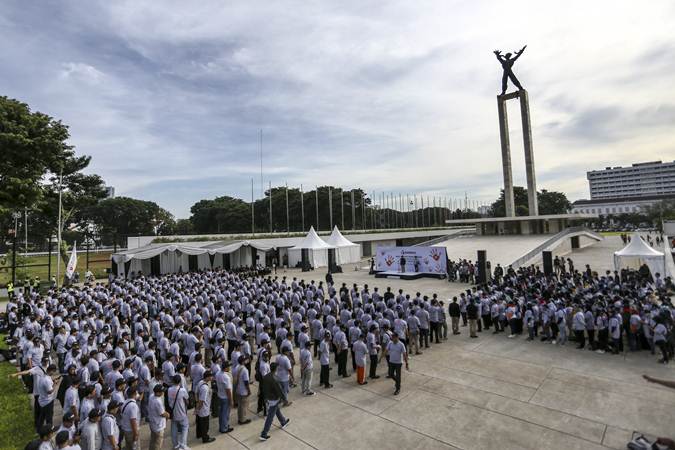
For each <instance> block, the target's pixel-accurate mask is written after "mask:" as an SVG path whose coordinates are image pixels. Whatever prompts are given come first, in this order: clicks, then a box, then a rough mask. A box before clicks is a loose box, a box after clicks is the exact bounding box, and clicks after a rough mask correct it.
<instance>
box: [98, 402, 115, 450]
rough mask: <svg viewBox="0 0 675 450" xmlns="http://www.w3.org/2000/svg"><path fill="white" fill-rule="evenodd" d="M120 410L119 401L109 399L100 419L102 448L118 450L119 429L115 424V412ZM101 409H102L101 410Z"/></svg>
mask: <svg viewBox="0 0 675 450" xmlns="http://www.w3.org/2000/svg"><path fill="white" fill-rule="evenodd" d="M119 410H120V403H119V402H117V401H116V400H111V401H110V403H108V407H107V409H106V413H105V414H104V415H103V418H102V419H101V440H102V441H103V444H102V446H101V449H102V450H118V449H119V437H120V429H119V426H118V425H117V413H118V412H119ZM102 411H103V410H102Z"/></svg>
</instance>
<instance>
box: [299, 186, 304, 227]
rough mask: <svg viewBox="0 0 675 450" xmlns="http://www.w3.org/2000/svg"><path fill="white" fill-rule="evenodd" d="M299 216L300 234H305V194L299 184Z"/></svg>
mask: <svg viewBox="0 0 675 450" xmlns="http://www.w3.org/2000/svg"><path fill="white" fill-rule="evenodd" d="M300 215H301V216H302V232H303V233H304V232H305V192H304V191H303V190H302V184H300Z"/></svg>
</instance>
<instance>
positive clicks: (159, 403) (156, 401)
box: [148, 393, 166, 433]
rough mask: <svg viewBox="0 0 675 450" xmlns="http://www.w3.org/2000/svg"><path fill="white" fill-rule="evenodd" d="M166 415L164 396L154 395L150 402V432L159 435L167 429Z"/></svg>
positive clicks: (151, 396)
mask: <svg viewBox="0 0 675 450" xmlns="http://www.w3.org/2000/svg"><path fill="white" fill-rule="evenodd" d="M163 414H164V396H160V397H157V396H156V395H155V394H154V393H153V394H151V395H150V399H149V400H148V421H149V422H150V430H151V431H153V432H155V433H158V432H160V431H162V430H163V429H165V428H166V417H164V416H163Z"/></svg>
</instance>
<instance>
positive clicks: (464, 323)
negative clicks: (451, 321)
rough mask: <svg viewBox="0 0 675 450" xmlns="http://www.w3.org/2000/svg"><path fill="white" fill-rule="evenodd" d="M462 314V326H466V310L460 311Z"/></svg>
mask: <svg viewBox="0 0 675 450" xmlns="http://www.w3.org/2000/svg"><path fill="white" fill-rule="evenodd" d="M459 314H460V315H461V316H462V326H466V312H460V313H459Z"/></svg>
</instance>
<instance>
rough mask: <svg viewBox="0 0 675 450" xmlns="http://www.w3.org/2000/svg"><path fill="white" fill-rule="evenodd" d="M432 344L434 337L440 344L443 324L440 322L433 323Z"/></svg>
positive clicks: (431, 324)
mask: <svg viewBox="0 0 675 450" xmlns="http://www.w3.org/2000/svg"><path fill="white" fill-rule="evenodd" d="M430 326H431V338H430V340H431V342H434V336H436V343H437V344H440V343H441V341H440V330H441V324H440V322H431V323H430Z"/></svg>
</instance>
